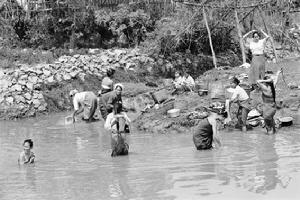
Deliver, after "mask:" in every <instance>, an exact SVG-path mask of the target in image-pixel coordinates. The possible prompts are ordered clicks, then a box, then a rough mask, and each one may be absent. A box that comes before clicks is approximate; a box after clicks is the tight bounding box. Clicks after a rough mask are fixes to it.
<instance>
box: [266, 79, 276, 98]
mask: <svg viewBox="0 0 300 200" xmlns="http://www.w3.org/2000/svg"><path fill="white" fill-rule="evenodd" d="M266 85H268V86H270V87H271V92H272V97H273V100H274V102H276V92H275V86H274V83H273V81H270V82H266Z"/></svg>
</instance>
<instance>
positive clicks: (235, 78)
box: [231, 77, 240, 85]
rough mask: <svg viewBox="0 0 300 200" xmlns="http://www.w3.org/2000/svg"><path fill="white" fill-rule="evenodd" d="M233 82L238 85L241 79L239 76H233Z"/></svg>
mask: <svg viewBox="0 0 300 200" xmlns="http://www.w3.org/2000/svg"><path fill="white" fill-rule="evenodd" d="M231 82H232V83H234V84H236V85H239V84H240V80H239V79H238V78H237V77H233V78H232V81H231Z"/></svg>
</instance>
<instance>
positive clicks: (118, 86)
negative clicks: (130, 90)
mask: <svg viewBox="0 0 300 200" xmlns="http://www.w3.org/2000/svg"><path fill="white" fill-rule="evenodd" d="M118 88H120V89H121V91H123V88H122V86H120V85H116V87H115V90H116V89H118Z"/></svg>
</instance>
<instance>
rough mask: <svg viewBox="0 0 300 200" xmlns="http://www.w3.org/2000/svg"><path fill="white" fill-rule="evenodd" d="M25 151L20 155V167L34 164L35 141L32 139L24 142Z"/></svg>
mask: <svg viewBox="0 0 300 200" xmlns="http://www.w3.org/2000/svg"><path fill="white" fill-rule="evenodd" d="M23 148H24V150H23V151H22V152H21V153H20V156H19V159H18V163H19V164H20V165H24V164H31V163H34V159H35V155H34V153H33V152H32V151H31V149H32V148H33V141H32V140H31V139H26V140H24V142H23Z"/></svg>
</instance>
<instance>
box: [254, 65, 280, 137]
mask: <svg viewBox="0 0 300 200" xmlns="http://www.w3.org/2000/svg"><path fill="white" fill-rule="evenodd" d="M281 72H282V71H281V70H280V71H278V72H277V73H276V75H275V76H273V77H271V76H270V75H266V76H265V78H264V79H263V80H257V85H258V87H259V89H260V91H261V92H262V101H263V109H262V115H263V118H264V122H265V127H266V129H267V134H269V132H270V131H272V133H273V134H275V132H276V128H275V121H274V115H275V114H276V108H277V105H276V91H275V86H276V84H277V80H278V76H279V74H280V73H281Z"/></svg>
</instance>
